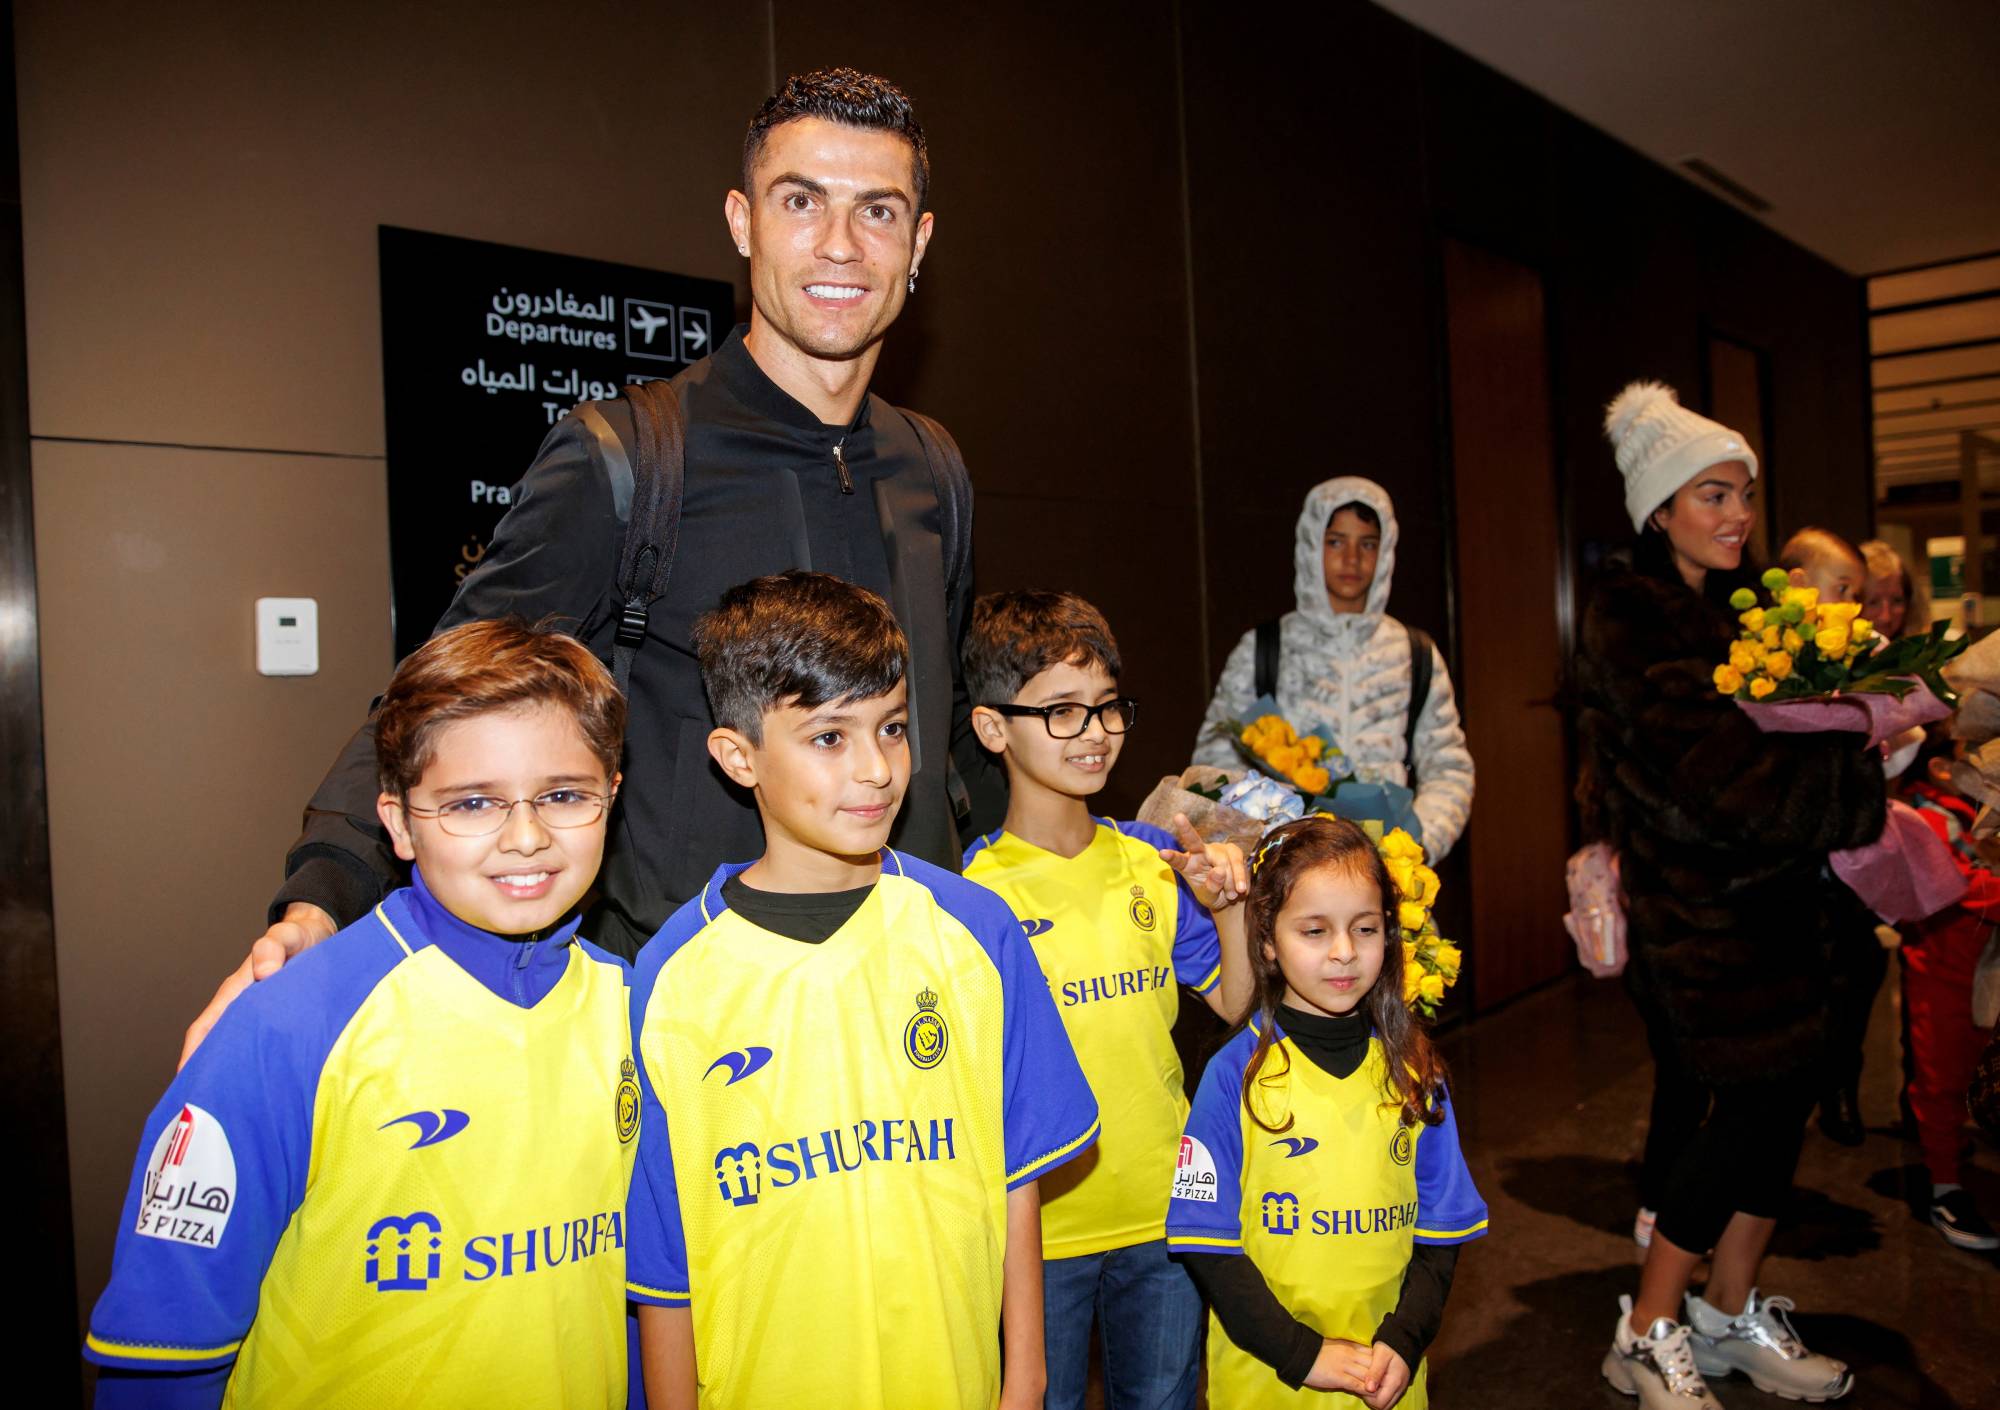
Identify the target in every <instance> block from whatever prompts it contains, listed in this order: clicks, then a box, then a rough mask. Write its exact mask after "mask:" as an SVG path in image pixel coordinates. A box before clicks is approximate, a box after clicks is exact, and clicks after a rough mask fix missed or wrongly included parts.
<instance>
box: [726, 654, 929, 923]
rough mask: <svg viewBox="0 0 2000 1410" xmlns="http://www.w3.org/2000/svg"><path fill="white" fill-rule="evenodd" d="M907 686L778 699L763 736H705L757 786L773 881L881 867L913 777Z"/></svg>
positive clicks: (849, 881) (738, 774)
mask: <svg viewBox="0 0 2000 1410" xmlns="http://www.w3.org/2000/svg"><path fill="white" fill-rule="evenodd" d="M909 729H910V692H909V687H908V685H906V684H904V683H901V682H899V683H898V684H897V685H896V688H895V689H894V690H892V691H890V692H889V693H888V694H887V695H876V696H870V697H868V698H867V699H863V700H845V701H833V702H831V703H829V704H826V705H821V706H819V707H817V708H815V709H807V708H805V707H803V706H800V705H780V706H777V707H775V708H773V709H769V710H766V711H765V712H764V715H763V728H762V731H761V733H762V736H763V737H762V739H761V740H760V741H757V742H753V741H751V740H750V739H749V737H748V736H747V735H745V734H742V733H740V732H739V731H736V730H732V729H718V730H716V731H715V732H714V733H713V734H711V735H710V736H709V753H710V754H711V755H712V756H713V757H714V758H715V760H716V762H717V763H718V764H720V765H721V767H722V770H723V772H724V773H726V774H728V775H729V776H730V778H732V779H734V780H735V781H736V782H737V783H739V784H741V785H743V786H744V787H745V788H748V789H751V790H752V791H753V792H755V794H756V795H757V810H758V812H759V813H760V814H762V816H763V819H764V842H765V856H764V860H763V861H762V862H760V863H759V864H758V866H759V870H758V872H757V882H758V884H760V886H761V888H762V889H764V890H771V891H806V890H814V891H835V890H845V889H848V888H850V887H855V886H865V885H867V884H868V882H869V880H871V879H872V878H873V877H875V876H876V875H877V874H878V873H879V871H880V861H879V857H878V854H879V853H880V852H881V850H882V848H883V846H884V845H886V844H887V843H888V841H889V829H890V828H891V827H892V826H893V825H894V824H895V821H896V810H897V809H898V808H900V807H901V806H902V803H903V793H904V790H905V789H907V788H908V787H909V785H910V738H909Z"/></svg>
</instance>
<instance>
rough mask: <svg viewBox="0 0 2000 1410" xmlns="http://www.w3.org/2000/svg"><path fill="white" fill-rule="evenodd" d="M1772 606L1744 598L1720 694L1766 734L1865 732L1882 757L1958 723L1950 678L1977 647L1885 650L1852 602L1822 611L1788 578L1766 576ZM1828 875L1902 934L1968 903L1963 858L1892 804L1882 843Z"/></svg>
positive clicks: (1905, 643)
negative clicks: (1926, 729) (1938, 724)
mask: <svg viewBox="0 0 2000 1410" xmlns="http://www.w3.org/2000/svg"><path fill="white" fill-rule="evenodd" d="M1763 583H1764V586H1765V587H1766V588H1768V589H1769V590H1770V592H1771V602H1770V605H1769V606H1763V607H1760V606H1758V605H1757V595H1756V594H1755V593H1753V592H1751V591H1750V589H1748V588H1739V589H1737V591H1736V593H1735V594H1734V595H1733V596H1732V597H1731V598H1730V599H1729V605H1730V606H1732V607H1734V608H1736V609H1737V610H1738V611H1739V612H1740V613H1741V614H1742V615H1741V616H1740V617H1739V618H1738V620H1739V621H1740V622H1741V623H1742V624H1743V631H1742V634H1741V635H1740V636H1739V637H1738V638H1737V640H1736V641H1735V642H1733V643H1731V645H1730V648H1729V660H1728V661H1727V662H1725V663H1724V664H1722V665H1720V666H1717V667H1716V668H1715V688H1716V689H1717V690H1718V691H1720V692H1721V693H1722V694H1724V695H1727V696H1731V697H1733V698H1734V699H1735V701H1736V704H1737V708H1738V709H1740V710H1742V711H1743V713H1744V714H1746V715H1748V716H1749V717H1750V719H1751V722H1752V723H1754V724H1755V725H1756V726H1757V728H1758V729H1759V730H1762V731H1763V732H1764V733H1766V734H1818V733H1821V732H1823V731H1853V732H1856V733H1860V734H1863V735H1865V736H1866V737H1867V740H1868V743H1869V745H1870V746H1871V747H1877V748H1880V747H1882V746H1884V745H1886V744H1888V743H1889V742H1890V741H1892V740H1894V739H1896V738H1897V737H1898V736H1900V735H1903V734H1904V733H1905V732H1906V731H1909V730H1911V729H1912V728H1913V727H1915V726H1918V725H1925V724H1929V723H1931V722H1932V721H1935V720H1941V719H1943V718H1945V716H1947V715H1949V714H1950V713H1951V709H1952V706H1953V705H1954V704H1955V703H1956V702H1957V699H1958V697H1957V695H1956V693H1954V692H1953V690H1952V688H1951V687H1950V686H1949V685H1948V684H1946V682H1945V679H1944V675H1943V671H1942V668H1943V666H1944V665H1945V664H1946V663H1947V662H1948V661H1950V660H1951V659H1952V658H1953V657H1955V656H1957V655H1958V654H1959V653H1960V652H1961V651H1963V650H1964V649H1965V646H1966V643H1965V642H1964V641H1963V640H1959V641H1947V640H1946V639H1945V629H1946V626H1947V623H1944V622H1937V623H1934V624H1933V625H1932V627H1931V629H1930V630H1929V631H1928V632H1919V633H1918V634H1916V635H1914V636H1906V637H1902V638H1900V639H1898V640H1896V641H1894V642H1889V643H1884V642H1883V641H1882V640H1881V639H1880V638H1879V637H1878V636H1877V635H1876V634H1875V631H1874V628H1872V627H1871V626H1870V625H1869V624H1868V621H1867V619H1866V618H1864V617H1862V616H1861V615H1860V612H1861V608H1860V606H1859V605H1858V604H1856V603H1852V602H1821V601H1820V600H1819V593H1818V592H1816V591H1815V590H1814V589H1812V588H1809V587H1803V586H1799V585H1797V584H1794V583H1793V582H1792V580H1791V577H1790V575H1788V574H1787V573H1786V572H1785V571H1784V570H1783V569H1782V568H1773V569H1771V571H1770V572H1768V573H1766V574H1765V575H1764V578H1763ZM1827 865H1828V866H1829V867H1830V868H1831V869H1832V871H1833V874H1834V875H1835V876H1837V877H1839V878H1840V880H1841V881H1842V882H1843V883H1845V884H1846V886H1847V887H1848V889H1849V890H1851V891H1853V892H1854V894H1855V895H1857V896H1859V897H1860V898H1861V899H1862V900H1863V901H1864V902H1866V903H1867V904H1868V906H1869V908H1870V909H1872V910H1873V911H1874V912H1875V913H1876V914H1877V915H1878V916H1880V917H1881V918H1882V919H1883V920H1885V921H1888V922H1890V923H1891V924H1902V923H1904V922H1907V921H1916V920H1922V919H1923V918H1924V917H1926V916H1930V915H1934V914H1936V912H1938V911H1939V910H1941V909H1943V908H1944V907H1945V906H1948V905H1951V904H1952V903H1954V902H1955V901H1957V900H1958V899H1959V898H1960V897H1962V896H1963V895H1964V894H1965V878H1964V876H1963V875H1962V874H1961V873H1960V872H1959V871H1958V868H1957V866H1956V864H1955V863H1954V862H1953V860H1952V855H1951V850H1950V848H1948V847H1947V846H1946V845H1945V843H1944V842H1943V841H1941V840H1940V839H1939V838H1938V836H1937V834H1936V833H1934V832H1932V831H1931V830H1930V828H1929V827H1928V826H1926V825H1925V823H1924V822H1923V820H1922V819H1921V818H1919V817H1918V816H1917V815H1916V813H1915V812H1913V811H1912V810H1911V809H1909V808H1908V807H1907V806H1906V805H1904V804H1901V803H1897V802H1894V801H1892V802H1891V803H1890V805H1889V809H1888V814H1887V817H1886V819H1885V822H1884V826H1883V829H1882V833H1881V835H1880V836H1879V837H1877V838H1876V839H1875V841H1873V842H1869V843H1866V844H1864V845H1862V846H1860V847H1849V848H1844V849H1842V850H1840V851H1838V852H1832V853H1829V854H1828V856H1827Z"/></svg>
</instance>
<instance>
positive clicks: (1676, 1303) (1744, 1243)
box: [1576, 383, 1883, 1410]
mask: <svg viewBox="0 0 2000 1410" xmlns="http://www.w3.org/2000/svg"><path fill="white" fill-rule="evenodd" d="M1605 429H1606V432H1607V434H1608V435H1609V436H1610V439H1611V443H1612V445H1613V446H1614V447H1615V448H1616V453H1617V461H1618V469H1619V471H1620V472H1621V473H1622V474H1623V475H1624V477H1625V506H1626V509H1627V511H1628V512H1629V513H1630V515H1631V518H1632V527H1633V528H1634V529H1635V530H1636V531H1637V532H1638V535H1639V538H1638V542H1637V543H1636V544H1635V545H1634V548H1633V552H1632V558H1631V562H1630V564H1629V565H1623V564H1620V565H1614V566H1613V567H1611V568H1610V569H1608V570H1607V571H1606V572H1605V573H1604V574H1603V576H1602V578H1601V579H1600V581H1599V582H1598V583H1597V585H1596V587H1595V589H1594V591H1593V593H1592V595H1591V600H1590V604H1589V607H1588V609H1587V611H1586V614H1585V617H1584V624H1583V632H1582V637H1581V640H1580V644H1579V650H1578V654H1577V662H1576V684H1577V689H1578V694H1579V697H1580V706H1581V708H1580V711H1579V716H1578V726H1579V732H1580V735H1581V739H1582V743H1583V749H1584V770H1583V780H1582V782H1581V784H1580V785H1579V788H1578V797H1579V800H1580V801H1581V802H1582V804H1583V806H1584V811H1585V820H1586V825H1587V826H1588V828H1589V829H1590V831H1591V832H1592V833H1593V834H1594V835H1595V836H1596V837H1598V838H1602V839H1603V840H1605V841H1607V842H1609V843H1610V845H1611V846H1612V847H1614V848H1615V849H1617V851H1618V853H1619V857H1620V875H1621V880H1622V883H1623V886H1624V891H1625V899H1626V905H1627V912H1628V927H1627V934H1628V937H1629V940H1630V948H1631V956H1632V958H1631V962H1630V965H1629V967H1628V969H1627V971H1626V978H1627V983H1628V985H1629V986H1630V988H1631V990H1632V993H1633V997H1634V998H1635V999H1636V1000H1637V1001H1638V1004H1639V1007H1640V1011H1641V1013H1642V1014H1643V1015H1644V1016H1645V1017H1646V1020H1647V1030H1648V1037H1649V1040H1650V1041H1651V1043H1652V1045H1653V1051H1654V1057H1655V1061H1656V1063H1657V1064H1658V1066H1659V1070H1660V1080H1661V1081H1663V1082H1665V1081H1668V1080H1669V1079H1671V1080H1673V1081H1675V1082H1677V1083H1681V1084H1686V1083H1698V1084H1700V1085H1702V1086H1705V1087H1707V1088H1708V1089H1709V1090H1710V1091H1711V1092H1712V1093H1713V1104H1712V1106H1711V1107H1710V1109H1709V1112H1708V1115H1707V1118H1706V1120H1705V1121H1703V1123H1702V1124H1701V1125H1700V1127H1699V1129H1697V1130H1695V1131H1694V1132H1693V1134H1692V1136H1691V1138H1690V1139H1688V1140H1686V1142H1685V1143H1684V1145H1683V1146H1682V1148H1681V1149H1680V1150H1679V1152H1678V1154H1677V1156H1676V1157H1675V1158H1674V1159H1673V1160H1672V1161H1671V1165H1670V1168H1669V1169H1667V1170H1666V1172H1665V1174H1664V1178H1663V1180H1662V1182H1661V1184H1662V1189H1661V1192H1660V1193H1659V1195H1658V1199H1659V1205H1658V1222H1657V1224H1656V1226H1655V1228H1654V1231H1653V1235H1652V1239H1651V1242H1650V1244H1649V1245H1648V1247H1647V1250H1646V1262H1645V1267H1644V1270H1643V1271H1642V1273H1641V1275H1640V1283H1639V1293H1638V1297H1637V1298H1636V1300H1635V1299H1631V1298H1621V1299H1620V1303H1621V1315H1620V1317H1619V1319H1618V1326H1617V1330H1616V1332H1615V1333H1614V1335H1613V1339H1612V1345H1611V1349H1610V1351H1609V1352H1608V1353H1607V1354H1606V1356H1605V1359H1604V1367H1603V1369H1604V1374H1605V1376H1606V1378H1607V1379H1608V1380H1610V1381H1611V1383H1612V1384H1613V1385H1614V1386H1616V1387H1617V1388H1618V1389H1620V1390H1622V1391H1625V1392H1626V1393H1627V1394H1634V1395H1637V1396H1639V1397H1640V1399H1641V1401H1642V1402H1643V1404H1644V1405H1645V1406H1646V1407H1647V1410H1655V1407H1661V1408H1662V1410H1663V1408H1664V1407H1668V1406H1672V1407H1674V1410H1696V1407H1711V1406H1715V1405H1717V1404H1718V1402H1717V1401H1716V1400H1715V1399H1714V1397H1713V1396H1712V1395H1711V1394H1710V1393H1709V1391H1708V1388H1707V1386H1706V1384H1705V1382H1704V1380H1703V1377H1704V1374H1705V1375H1709V1376H1723V1375H1727V1374H1729V1373H1731V1372H1732V1371H1738V1370H1740V1371H1744V1372H1746V1373H1747V1374H1748V1375H1749V1377H1750V1379H1751V1380H1752V1381H1753V1382H1755V1383H1756V1384H1757V1386H1758V1387H1759V1388H1760V1389H1764V1390H1768V1391H1773V1392H1775V1393H1777V1394H1780V1395H1783V1396H1787V1397H1789V1398H1792V1399H1806V1400H1815V1401H1817V1400H1828V1399H1833V1398H1836V1397H1838V1396H1842V1395H1845V1394H1846V1393H1847V1392H1848V1390H1849V1389H1850V1388H1851V1387H1852V1385H1853V1375H1852V1373H1851V1372H1850V1371H1849V1370H1848V1369H1847V1367H1846V1366H1845V1365H1844V1364H1842V1363H1841V1362H1839V1361H1836V1360H1834V1359H1832V1358H1831V1357H1827V1356H1823V1355H1819V1354H1817V1353H1814V1352H1811V1351H1808V1350H1807V1349H1806V1348H1805V1347H1804V1345H1803V1344H1802V1343H1801V1342H1800V1341H1799V1339H1798V1337H1797V1335H1796V1334H1795V1333H1794V1332H1793V1331H1792V1328H1791V1325H1790V1323H1789V1322H1788V1321H1787V1320H1786V1318H1785V1316H1784V1313H1785V1311H1786V1310H1787V1309H1789V1308H1790V1307H1791V1305H1792V1304H1791V1303H1790V1301H1789V1300H1788V1299H1785V1298H1782V1297H1766V1296H1764V1295H1763V1294H1761V1293H1760V1292H1758V1290H1757V1287H1756V1283H1757V1274H1758V1269H1759V1267H1760V1265H1761V1264H1762V1261H1763V1256H1764V1250H1765V1248H1766V1246H1767V1245H1768V1244H1769V1242H1770V1238H1771V1234H1772V1231H1773V1230H1774V1228H1775V1227H1776V1215H1777V1213H1778V1210H1779V1207H1780V1206H1781V1204H1782V1203H1783V1201H1784V1198H1785V1195H1786V1193H1787V1192H1788V1191H1789V1189H1790V1187H1791V1181H1792V1175H1793V1171H1794V1170H1795V1168H1796V1166H1797V1164H1798V1156H1799V1147H1800V1144H1801V1141H1802V1139H1803V1135H1804V1130H1805V1124H1806V1118H1807V1116H1808V1115H1809V1114H1810V1113H1811V1110H1812V1107H1813V1104H1814V1102H1815V1100H1816V1098H1817V1096H1818V1087H1819V1083H1820V1078H1821V1073H1822V1064H1823V1062H1824V1056H1825V1053H1824V1047H1825V1023H1826V977H1825V974H1826V956H1827V953H1828V950H1829V944H1830V938H1831V937H1833V936H1836V935H1838V934H1840V933H1842V931H1843V929H1844V928H1848V927H1852V926H1855V925H1857V924H1858V925H1860V926H1862V927H1863V928H1864V929H1865V928H1866V927H1867V926H1868V925H1869V924H1870V921H1871V919H1872V918H1871V917H1869V916H1868V915H1867V914H1866V913H1865V912H1864V911H1863V910H1862V909H1861V907H1860V904H1859V902H1857V901H1856V900H1855V899H1854V897H1853V895H1852V893H1850V892H1849V891H1847V889H1846V888H1845V887H1842V886H1840V885H1839V884H1838V883H1836V882H1833V881H1831V880H1829V879H1828V878H1827V875H1826V872H1825V868H1824V863H1825V859H1826V854H1827V852H1828V851H1830V850H1833V849H1838V848H1845V847H1854V846H1858V845H1861V844H1862V843H1865V842H1868V841H1870V840H1872V839H1873V838H1874V837H1875V836H1876V835H1878V834H1879V833H1880V831H1881V828H1882V817H1883V782H1882V770H1881V766H1880V763H1879V761H1878V760H1877V759H1876V757H1875V756H1874V755H1873V754H1872V753H1870V752H1869V751H1867V750H1866V749H1864V748H1863V747H1862V746H1861V743H1859V742H1858V741H1859V736H1842V735H1837V734H1816V735H1814V734H1804V735H1801V734H1786V735H1766V734H1762V733H1760V732H1759V731H1758V730H1757V729H1756V727H1755V726H1754V725H1753V724H1751V722H1750V720H1749V719H1748V717H1747V716H1745V715H1744V714H1743V713H1742V712H1741V711H1739V710H1737V709H1736V707H1735V705H1734V704H1733V702H1731V701H1729V700H1727V699H1725V698H1723V697H1722V696H1721V695H1719V694H1718V693H1717V692H1716V689H1715V686H1714V682H1713V679H1712V676H1713V672H1714V670H1715V667H1716V665H1717V664H1718V663H1720V662H1721V661H1723V660H1724V659H1725V658H1726V656H1727V652H1728V647H1729V643H1730V641H1731V640H1732V639H1733V637H1734V635H1735V628H1736V622H1735V620H1734V614H1733V613H1732V612H1731V610H1730V609H1729V607H1728V595H1729V593H1730V592H1731V591H1733V590H1734V589H1735V588H1736V587H1739V586H1743V585H1746V584H1748V583H1751V582H1754V580H1755V578H1754V569H1753V567H1752V565H1750V564H1748V563H1747V562H1746V561H1745V560H1746V551H1747V548H1748V545H1749V541H1750V532H1751V526H1752V523H1753V520H1754V508H1753V506H1754V496H1755V493H1756V479H1757V457H1756V455H1755V454H1754V453H1753V452H1752V451H1751V449H1750V448H1749V447H1748V446H1747V445H1746V444H1744V442H1743V438H1742V437H1741V436H1739V435H1737V434H1736V433H1735V432H1734V431H1731V430H1730V429H1729V428H1728V427H1726V426H1721V425H1718V424H1717V423H1715V422H1713V421H1710V420H1709V419H1708V418H1706V417H1704V416H1698V415H1696V414H1695V413H1694V412H1692V411H1689V410H1687V409H1686V408H1685V407H1682V406H1681V405H1680V404H1679V403H1678V401H1677V400H1676V398H1675V396H1674V393H1673V392H1672V390H1671V389H1669V388H1667V387H1664V386H1661V385H1659V384H1658V383H1634V384H1633V385H1632V386H1630V387H1627V388H1626V389H1625V391H1624V392H1622V393H1620V395H1619V396H1618V399H1617V400H1616V401H1614V402H1613V403H1612V404H1611V407H1610V410H1609V414H1608V415H1607V417H1606V419H1605ZM1711 1248H1712V1249H1713V1250H1714V1253H1713V1256H1712V1258H1711V1264H1710V1274H1709V1280H1708V1283H1707V1286H1706V1288H1705V1289H1704V1290H1703V1295H1702V1296H1699V1297H1697V1296H1694V1295H1693V1294H1692V1293H1690V1291H1689V1284H1690V1282H1691V1281H1692V1279H1693V1276H1694V1273H1695V1269H1696V1266H1697V1265H1698V1264H1699V1263H1700V1262H1701V1259H1702V1256H1703V1253H1704V1251H1705V1250H1708V1249H1711ZM1683 1308H1685V1313H1683Z"/></svg>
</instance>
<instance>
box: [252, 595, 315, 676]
mask: <svg viewBox="0 0 2000 1410" xmlns="http://www.w3.org/2000/svg"><path fill="white" fill-rule="evenodd" d="M257 671H258V673H259V674H260V675H266V676H316V675H318V674H319V601H318V599H316V598H311V597H260V598H258V599H257Z"/></svg>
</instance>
